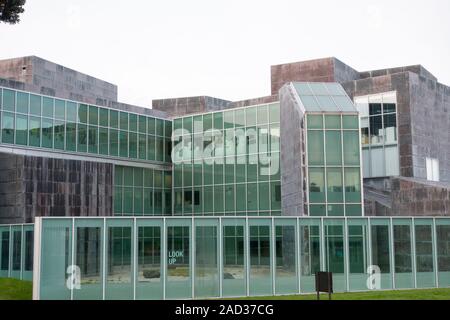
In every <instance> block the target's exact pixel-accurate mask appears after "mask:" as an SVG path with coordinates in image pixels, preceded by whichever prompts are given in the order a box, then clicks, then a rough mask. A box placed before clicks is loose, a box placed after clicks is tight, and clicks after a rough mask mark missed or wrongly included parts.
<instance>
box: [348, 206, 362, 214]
mask: <svg viewBox="0 0 450 320" xmlns="http://www.w3.org/2000/svg"><path fill="white" fill-rule="evenodd" d="M345 215H346V216H347V217H360V216H362V208H361V205H360V204H348V205H346V206H345Z"/></svg>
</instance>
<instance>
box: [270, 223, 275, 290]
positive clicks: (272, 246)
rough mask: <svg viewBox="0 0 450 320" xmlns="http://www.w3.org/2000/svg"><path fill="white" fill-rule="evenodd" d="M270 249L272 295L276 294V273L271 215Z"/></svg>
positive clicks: (273, 224)
mask: <svg viewBox="0 0 450 320" xmlns="http://www.w3.org/2000/svg"><path fill="white" fill-rule="evenodd" d="M271 229H272V230H271V231H272V232H271V237H270V238H271V239H270V242H271V248H270V249H271V250H270V254H271V255H272V259H271V261H272V263H271V268H270V269H271V271H272V272H271V273H272V295H275V294H276V290H275V273H276V259H275V255H276V251H275V221H274V217H272V219H271Z"/></svg>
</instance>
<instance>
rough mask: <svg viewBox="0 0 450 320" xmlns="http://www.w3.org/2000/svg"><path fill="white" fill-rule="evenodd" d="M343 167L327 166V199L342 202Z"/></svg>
mask: <svg viewBox="0 0 450 320" xmlns="http://www.w3.org/2000/svg"><path fill="white" fill-rule="evenodd" d="M343 194H344V193H343V184H342V169H341V168H327V197H328V198H327V199H328V202H331V203H342V202H343V200H344V196H343Z"/></svg>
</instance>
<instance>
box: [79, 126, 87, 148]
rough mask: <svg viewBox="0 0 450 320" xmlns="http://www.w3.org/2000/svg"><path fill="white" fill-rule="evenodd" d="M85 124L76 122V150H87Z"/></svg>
mask: <svg viewBox="0 0 450 320" xmlns="http://www.w3.org/2000/svg"><path fill="white" fill-rule="evenodd" d="M87 136H88V133H87V126H86V125H84V124H78V148H77V151H78V152H86V151H87V138H88V137H87Z"/></svg>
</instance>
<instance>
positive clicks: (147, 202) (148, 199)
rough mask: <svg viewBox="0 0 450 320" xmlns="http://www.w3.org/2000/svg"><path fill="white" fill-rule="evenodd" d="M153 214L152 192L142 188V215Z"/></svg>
mask: <svg viewBox="0 0 450 320" xmlns="http://www.w3.org/2000/svg"><path fill="white" fill-rule="evenodd" d="M152 214H153V190H152V189H147V188H144V215H152Z"/></svg>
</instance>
